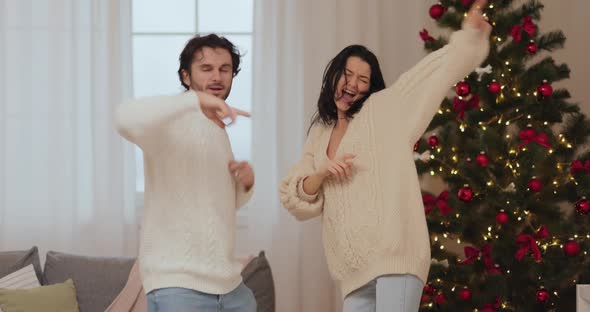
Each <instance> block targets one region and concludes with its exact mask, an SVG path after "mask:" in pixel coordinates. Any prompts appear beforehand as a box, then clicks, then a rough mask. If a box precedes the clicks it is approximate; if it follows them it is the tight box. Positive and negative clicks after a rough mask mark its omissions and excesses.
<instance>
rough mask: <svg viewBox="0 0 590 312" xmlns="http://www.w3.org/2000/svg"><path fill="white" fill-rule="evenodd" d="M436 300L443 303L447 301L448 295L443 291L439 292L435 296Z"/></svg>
mask: <svg viewBox="0 0 590 312" xmlns="http://www.w3.org/2000/svg"><path fill="white" fill-rule="evenodd" d="M434 302H436V303H438V304H443V303H445V302H447V297H445V295H444V294H443V293H438V294H437V295H436V296H435V297H434Z"/></svg>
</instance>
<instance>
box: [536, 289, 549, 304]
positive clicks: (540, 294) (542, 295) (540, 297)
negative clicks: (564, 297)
mask: <svg viewBox="0 0 590 312" xmlns="http://www.w3.org/2000/svg"><path fill="white" fill-rule="evenodd" d="M547 301H549V292H548V291H547V290H545V289H543V288H541V289H539V290H537V302H540V303H546V302H547Z"/></svg>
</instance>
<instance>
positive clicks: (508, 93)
mask: <svg viewBox="0 0 590 312" xmlns="http://www.w3.org/2000/svg"><path fill="white" fill-rule="evenodd" d="M489 8H490V9H493V8H494V4H489ZM466 15H467V14H466V13H465V16H466ZM483 15H484V16H486V14H485V13H484V14H483ZM431 16H432V14H431ZM492 25H493V26H496V23H495V22H492ZM492 40H493V41H495V42H497V43H498V45H500V44H502V43H503V42H504V41H506V39H503V38H502V37H500V36H493V38H492ZM531 42H532V41H531ZM534 48H535V50H534V51H536V46H535V47H534ZM503 64H504V65H505V66H503V67H502V68H499V69H495V70H496V75H497V76H498V77H497V79H494V80H492V82H491V83H490V85H488V90H489V91H490V92H492V93H493V94H496V97H495V104H496V105H508V102H509V100H510V99H512V98H523V97H533V98H535V99H539V98H542V97H543V96H545V95H546V94H545V92H547V90H549V91H550V92H552V89H551V86H550V85H549V84H548V83H547V81H543V84H541V85H540V86H538V87H537V90H533V91H531V90H521V89H520V88H519V87H518V86H517V85H516V84H517V83H516V82H515V81H513V80H512V81H511V80H509V79H510V78H511V75H510V74H511V73H512V68H511V65H512V64H511V62H510V61H509V60H507V61H504V62H503ZM498 74H499V75H498ZM509 86H511V87H509ZM547 87H548V89H547ZM458 98H459V99H460V100H467V98H466V97H464V96H461V95H459V96H458ZM479 110H480V111H481V112H485V111H486V110H485V108H484V107H480V108H479ZM513 111H514V113H515V114H514V115H515V117H513V118H512V119H508V120H507V117H506V116H505V115H504V114H505V113H503V114H502V115H499V116H494V117H492V118H491V119H490V120H488V121H479V122H478V123H477V126H478V127H479V128H480V129H481V130H482V131H487V130H488V128H489V127H493V125H494V124H497V125H502V126H510V125H511V124H512V123H514V122H515V121H517V120H519V119H523V118H526V120H531V121H532V119H533V117H532V116H531V115H530V114H523V113H521V111H520V109H519V108H515V109H514V110H513ZM453 113H454V112H453V110H452V109H451V108H441V109H439V111H438V114H440V115H445V114H453ZM457 120H458V121H459V130H460V131H461V132H462V133H464V132H465V131H466V130H467V128H468V127H470V126H469V125H468V124H467V123H466V122H464V121H463V120H462V119H457ZM542 125H543V126H546V127H547V126H549V122H547V121H544V122H542ZM527 127H528V128H530V129H532V126H531V125H530V124H528V125H527ZM549 132H551V131H549ZM433 136H435V134H434V135H433ZM504 138H505V139H506V140H507V141H508V144H509V146H511V147H509V149H508V156H509V157H506V158H505V157H503V156H498V157H496V159H495V161H494V163H495V164H503V165H504V166H505V168H507V169H509V171H510V172H511V173H512V175H513V177H514V178H515V179H514V180H513V181H508V186H506V187H505V188H503V189H501V186H500V185H498V182H497V181H495V180H494V179H493V178H492V177H490V179H489V180H488V181H487V182H485V186H486V187H488V188H496V189H500V190H501V191H504V192H515V191H516V189H515V183H516V181H515V180H516V179H517V178H518V177H520V176H521V175H522V174H521V172H524V170H528V169H529V168H524V166H523V165H521V163H520V162H519V160H518V159H519V155H520V153H526V152H527V151H528V148H527V146H526V145H524V146H519V147H518V148H517V147H516V146H517V145H518V142H515V140H514V139H515V138H518V136H515V135H513V134H510V133H507V134H505V135H504ZM556 143H557V144H559V145H560V147H561V148H567V149H573V148H574V144H573V143H572V142H570V141H569V140H568V139H567V138H566V136H565V135H564V134H561V133H560V134H558V135H557V140H556ZM556 148H557V147H548V148H547V149H546V153H547V156H551V155H552V154H553V153H554V152H555V149H556ZM431 151H432V152H431V153H430V155H429V156H428V159H426V160H423V161H424V162H430V167H431V169H430V170H429V174H430V175H431V176H436V175H442V176H444V175H447V174H448V175H451V176H458V177H460V178H462V179H463V180H464V181H470V178H469V177H466V176H464V175H463V174H462V172H461V170H460V169H459V168H458V166H459V165H460V158H461V157H460V155H459V149H458V148H457V147H456V146H451V147H450V151H451V153H449V155H446V154H445V153H446V152H447V151H446V150H445V147H443V146H442V145H440V144H436V145H435V146H433V145H431ZM482 153H483V152H482ZM447 157H448V158H447ZM447 159H449V160H450V161H447ZM468 161H470V159H468ZM435 164H436V165H435ZM570 166H571V164H570V163H560V162H556V169H557V172H558V173H559V174H561V175H560V178H553V179H551V181H550V182H549V183H548V184H549V185H550V186H551V187H553V194H554V195H558V192H559V189H560V186H561V185H562V184H567V183H573V184H574V185H576V186H577V185H578V182H577V181H576V175H575V174H573V173H571V172H570V173H569V174H564V173H565V171H566V170H568V169H570ZM530 169H532V170H535V169H536V168H535V165H534V164H533V165H531V167H530ZM533 178H535V177H533ZM468 185H476V183H470V184H468ZM528 190H529V188H527V191H528ZM480 192H486V190H485V189H482V190H474V197H477V196H479V195H481V194H480ZM581 199H583V200H586V198H585V197H581ZM512 205H513V204H512V203H511V202H510V200H507V201H506V209H502V210H501V212H502V213H508V214H511V215H512V218H513V219H514V220H516V221H517V222H518V223H521V224H522V227H523V228H530V229H531V230H532V232H533V233H536V232H537V230H538V229H537V228H535V227H534V226H533V222H534V219H535V213H534V212H532V211H531V210H529V209H522V208H520V207H512V208H513V209H510V207H511V206H512ZM510 210H512V211H510ZM452 216H453V217H454V218H455V219H457V220H460V219H461V218H462V217H463V216H462V214H461V213H460V212H457V213H454V215H452ZM449 224H450V222H449V221H448V219H447V220H444V219H443V220H441V221H440V225H441V226H443V227H444V226H448V225H449ZM484 229H485V230H486V231H484V232H483V233H481V234H480V235H481V237H482V239H483V241H484V242H493V241H494V240H497V239H500V238H501V235H502V234H501V229H502V225H501V224H498V223H497V222H492V224H490V225H488V226H487V227H484ZM439 235H440V236H442V238H443V239H441V238H440V236H439ZM431 238H432V240H433V242H434V245H436V246H437V248H439V249H440V250H445V248H447V247H445V244H448V243H456V244H457V245H461V244H464V243H465V242H464V241H462V240H461V238H460V237H459V236H458V235H455V234H453V233H451V232H444V233H442V234H433V235H432V237H431ZM582 240H584V241H585V242H587V244H585V245H586V246H589V245H590V243H588V242H590V233H584V234H581V233H578V234H571V236H569V237H567V238H563V237H558V236H555V235H552V236H550V237H547V238H542V239H537V240H536V241H535V244H536V245H537V246H538V247H539V248H540V249H541V250H542V251H543V253H547V251H548V250H549V249H552V248H555V249H561V250H562V251H563V252H564V254H565V255H567V256H577V255H578V254H581V255H583V256H584V257H585V256H587V255H588V251H587V250H579V244H578V245H577V246H578V251H579V253H576V254H575V255H574V254H568V252H567V251H564V248H566V245H567V244H568V243H570V242H580V241H582ZM479 258H481V257H478V259H479ZM495 266H496V268H497V269H499V267H498V265H497V264H496V265H495ZM504 273H505V274H508V275H510V274H511V271H510V268H506V269H505V270H504ZM543 280H544V277H543V276H538V282H539V285H540V286H539V290H538V291H537V294H536V295H537V300H539V298H542V299H541V300H545V299H544V298H545V296H547V298H548V296H549V293H551V294H552V295H553V296H556V297H559V292H558V291H556V290H554V291H551V290H546V289H545V288H544V286H543ZM435 281H436V283H438V284H442V283H443V281H442V280H441V279H440V278H439V279H436V280H435ZM576 282H577V280H576V279H575V278H574V279H572V280H571V283H573V284H576ZM457 289H459V291H460V292H464V291H465V290H466V289H468V285H461V284H460V283H455V282H453V285H452V286H451V287H450V290H451V292H453V293H455V292H456V290H457ZM439 294H440V293H439ZM460 296H467V295H466V294H465V293H462V294H460ZM470 296H471V295H470V294H469V297H470ZM547 303H548V304H550V305H551V306H554V305H555V303H554V302H550V301H547ZM497 304H498V305H499V307H501V308H503V309H514V307H512V306H511V304H510V302H509V301H508V300H505V299H504V300H502V299H499V302H498V303H497ZM424 306H427V307H430V308H432V307H433V306H434V302H432V301H430V302H427V303H426V304H425V305H424ZM473 311H483V310H479V309H478V308H474V310H473Z"/></svg>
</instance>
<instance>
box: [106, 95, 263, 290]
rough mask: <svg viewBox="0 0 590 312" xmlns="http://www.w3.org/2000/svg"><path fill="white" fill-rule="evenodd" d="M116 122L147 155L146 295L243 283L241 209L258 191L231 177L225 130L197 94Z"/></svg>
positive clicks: (127, 108)
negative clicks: (238, 231) (238, 253)
mask: <svg viewBox="0 0 590 312" xmlns="http://www.w3.org/2000/svg"><path fill="white" fill-rule="evenodd" d="M117 125H118V130H119V132H120V133H121V135H122V136H123V137H125V138H126V139H127V140H129V141H131V142H133V143H135V144H137V145H138V146H139V147H140V148H141V149H142V150H143V154H144V167H145V179H146V184H145V207H144V216H143V221H142V231H141V242H140V251H139V264H140V271H141V276H142V279H143V287H144V290H145V292H146V293H149V292H150V291H151V290H153V289H158V288H166V287H182V288H188V289H194V290H197V291H200V292H205V293H211V294H225V293H228V292H230V291H231V290H233V289H235V288H236V287H237V286H238V285H239V284H240V283H241V281H242V278H241V276H240V271H241V269H242V265H241V264H240V262H239V261H238V260H236V259H235V258H234V249H235V248H234V247H235V246H234V245H235V216H236V209H237V208H238V207H240V206H242V205H243V204H245V203H246V202H247V201H248V199H249V198H250V196H251V194H252V189H251V190H249V192H245V191H244V190H243V188H242V187H241V186H239V185H238V184H237V183H236V182H235V181H234V179H233V177H232V176H231V174H230V172H229V169H228V163H229V161H230V160H232V159H233V153H232V151H231V147H230V143H229V139H228V136H227V133H226V132H225V130H223V129H221V128H219V127H218V126H217V125H216V124H214V123H213V122H212V121H210V120H209V119H207V117H205V115H204V114H203V113H202V112H201V111H200V106H199V101H198V98H197V94H196V93H195V92H193V91H188V92H185V93H183V94H180V95H177V96H161V97H151V98H144V99H140V100H135V101H130V102H128V103H125V104H123V105H121V106H120V107H119V109H118V111H117Z"/></svg>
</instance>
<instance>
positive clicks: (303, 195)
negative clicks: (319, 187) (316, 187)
mask: <svg viewBox="0 0 590 312" xmlns="http://www.w3.org/2000/svg"><path fill="white" fill-rule="evenodd" d="M305 179H307V176H305V177H303V178H302V179H300V180H299V181H298V182H297V195H298V196H299V197H300V198H301V199H303V200H304V201H306V202H310V203H311V202H314V201H315V200H316V199H317V198H318V193H315V194H313V195H309V194H307V193H305V191H304V190H303V181H304V180H305Z"/></svg>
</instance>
